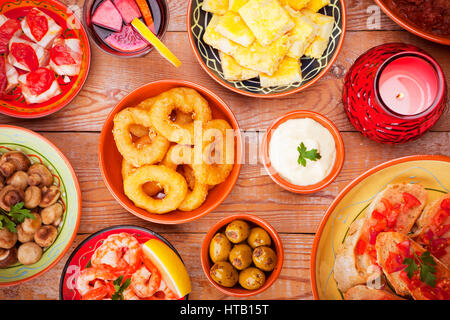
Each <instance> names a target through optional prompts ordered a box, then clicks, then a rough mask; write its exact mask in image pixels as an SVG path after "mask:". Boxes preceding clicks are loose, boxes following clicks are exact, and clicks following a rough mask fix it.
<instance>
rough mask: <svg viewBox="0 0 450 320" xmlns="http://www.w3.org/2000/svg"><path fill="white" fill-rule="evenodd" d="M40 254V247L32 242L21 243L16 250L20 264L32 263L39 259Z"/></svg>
mask: <svg viewBox="0 0 450 320" xmlns="http://www.w3.org/2000/svg"><path fill="white" fill-rule="evenodd" d="M41 256H42V248H41V247H39V246H38V245H37V244H36V243H34V242H27V243H24V244H22V245H21V246H20V247H19V250H17V258H18V259H19V262H20V263H22V264H33V263H36V262H38V261H39V259H40V258H41Z"/></svg>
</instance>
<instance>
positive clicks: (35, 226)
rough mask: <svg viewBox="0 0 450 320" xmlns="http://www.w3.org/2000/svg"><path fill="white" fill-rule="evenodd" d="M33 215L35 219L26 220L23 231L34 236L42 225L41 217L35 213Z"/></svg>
mask: <svg viewBox="0 0 450 320" xmlns="http://www.w3.org/2000/svg"><path fill="white" fill-rule="evenodd" d="M32 215H33V216H34V219H31V218H25V220H24V221H23V222H22V224H21V226H22V229H23V231H24V232H25V233H32V234H34V233H35V232H36V231H38V230H39V228H40V227H41V225H42V219H41V216H40V215H39V214H37V213H35V212H33V213H32Z"/></svg>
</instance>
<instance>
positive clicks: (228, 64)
mask: <svg viewBox="0 0 450 320" xmlns="http://www.w3.org/2000/svg"><path fill="white" fill-rule="evenodd" d="M219 56H220V61H221V62H222V71H223V76H224V78H225V79H226V80H228V81H242V80H248V79H252V78H256V77H257V76H258V74H259V73H258V71H255V70H251V69H247V68H244V67H243V66H241V65H239V64H238V63H237V62H236V60H234V58H233V57H232V56H230V55H228V54H226V53H223V52H222V51H219Z"/></svg>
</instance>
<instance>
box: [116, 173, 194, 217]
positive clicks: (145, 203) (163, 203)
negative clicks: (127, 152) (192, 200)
mask: <svg viewBox="0 0 450 320" xmlns="http://www.w3.org/2000/svg"><path fill="white" fill-rule="evenodd" d="M150 181H151V182H155V183H157V184H159V185H160V186H161V187H162V188H163V189H164V194H165V197H164V198H162V199H155V198H153V197H151V196H149V195H148V194H146V193H145V192H144V190H143V188H142V186H143V185H144V184H145V183H147V182H150ZM123 190H124V192H125V194H126V196H127V197H128V198H129V199H130V200H131V201H133V203H134V204H135V205H136V206H137V207H139V208H142V209H145V210H147V211H148V212H151V213H156V214H163V213H167V212H170V211H173V210H175V209H177V208H178V206H179V205H180V204H181V202H182V201H183V199H184V198H185V197H186V194H187V191H188V187H187V183H186V180H185V179H184V178H183V176H182V175H181V174H179V173H178V172H176V171H175V170H172V169H169V168H167V167H165V166H160V165H159V166H157V165H145V166H142V167H140V168H137V169H136V171H135V172H133V173H131V174H130V175H129V176H128V177H127V178H126V179H125V180H124V183H123Z"/></svg>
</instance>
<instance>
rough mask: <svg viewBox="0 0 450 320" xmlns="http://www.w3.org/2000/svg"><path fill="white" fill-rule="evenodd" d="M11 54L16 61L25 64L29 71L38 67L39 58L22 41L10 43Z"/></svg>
mask: <svg viewBox="0 0 450 320" xmlns="http://www.w3.org/2000/svg"><path fill="white" fill-rule="evenodd" d="M11 54H12V55H13V56H14V58H16V60H17V62H19V63H20V64H23V65H25V66H27V67H28V69H30V71H34V70H36V69H37V68H39V59H38V57H37V55H36V52H35V51H34V49H33V48H32V47H31V46H30V45H28V44H26V43H22V42H14V43H13V44H12V45H11Z"/></svg>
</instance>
